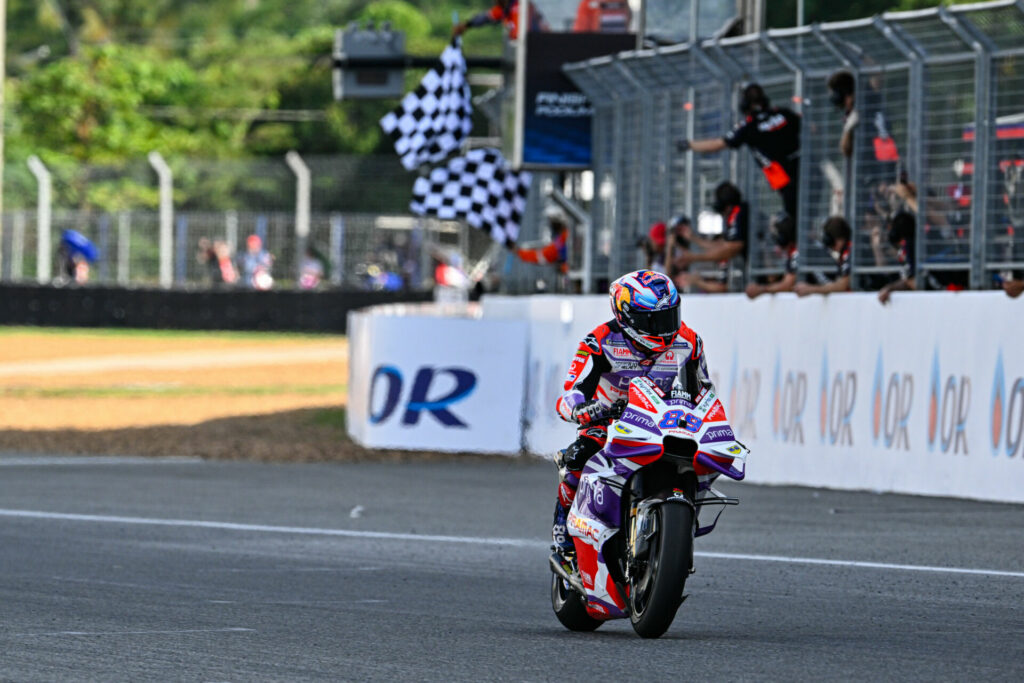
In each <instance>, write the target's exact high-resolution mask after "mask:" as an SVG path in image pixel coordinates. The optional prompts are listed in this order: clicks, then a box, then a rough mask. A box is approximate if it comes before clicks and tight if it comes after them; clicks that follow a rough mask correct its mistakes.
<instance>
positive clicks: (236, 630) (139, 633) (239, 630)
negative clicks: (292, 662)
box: [11, 628, 256, 638]
mask: <svg viewBox="0 0 1024 683" xmlns="http://www.w3.org/2000/svg"><path fill="white" fill-rule="evenodd" d="M255 632H256V629H254V628H185V629H178V630H173V631H50V632H49V633H12V634H11V635H12V636H16V637H19V638H26V637H41V636H149V635H177V634H179V633H255Z"/></svg>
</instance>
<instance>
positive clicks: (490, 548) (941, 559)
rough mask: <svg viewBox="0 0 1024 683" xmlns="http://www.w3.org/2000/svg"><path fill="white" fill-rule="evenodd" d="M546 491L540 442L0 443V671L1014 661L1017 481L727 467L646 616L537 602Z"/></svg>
mask: <svg viewBox="0 0 1024 683" xmlns="http://www.w3.org/2000/svg"><path fill="white" fill-rule="evenodd" d="M723 488H726V487H724V486H723ZM553 491H554V471H553V468H552V467H550V466H548V465H546V464H544V463H536V462H534V463H523V462H513V461H507V462H506V461H495V462H481V461H477V460H474V461H473V462H471V463H465V462H431V463H422V464H420V463H416V464H344V465H342V464H334V465H268V464H248V463H217V462H212V463H211V462H190V461H173V460H171V461H135V460H116V459H107V460H104V459H99V460H88V459H86V460H75V461H66V460H63V459H34V458H19V459H12V458H10V457H0V680H12V681H35V680H40V681H53V680H74V681H85V680H133V681H134V680H160V681H166V680H195V681H252V680H305V679H328V680H351V681H366V680H410V681H420V680H445V681H447V680H460V681H461V680H465V681H491V680H513V681H518V680H530V681H534V680H537V681H539V680H552V681H555V680H557V681H566V680H570V681H572V680H582V681H594V680H601V681H604V680H625V679H627V678H629V679H635V680H658V679H669V678H674V679H699V680H733V679H737V680H755V681H764V680H790V679H797V680H815V681H818V680H837V681H840V680H842V681H847V680H871V681H875V680H901V681H907V680H922V681H926V680H927V681H934V680H940V679H941V680H944V681H949V680H953V681H961V680H962V681H967V680H985V681H1021V680H1024V506H1013V505H998V504H989V503H978V502H969V501H949V500H942V499H936V498H921V497H909V496H894V495H876V494H871V493H848V492H845V493H844V492H833V491H816V490H811V489H803V488H770V487H757V486H750V485H741V484H734V485H731V486H729V487H728V491H729V493H731V494H733V495H737V496H739V497H740V498H741V499H742V504H741V505H740V507H738V508H732V509H729V510H727V511H726V512H725V514H724V515H723V518H722V521H721V523H720V525H719V528H718V529H717V530H716V531H715V532H714V533H713V534H711V535H710V536H708V537H706V538H702V539H700V540H699V541H698V546H697V550H698V552H699V553H701V555H700V556H699V557H698V558H697V573H696V574H695V575H694V576H693V577H691V579H690V580H689V582H688V584H687V590H688V592H689V593H690V598H689V599H688V600H687V602H686V603H685V604H684V605H683V607H682V609H681V610H680V612H679V615H678V616H677V618H676V621H675V623H674V624H673V626H672V628H671V629H670V630H669V632H668V633H667V634H666V635H665V637H663V638H662V639H660V640H656V641H645V640H641V639H640V638H638V637H637V636H636V635H635V634H634V633H633V631H632V629H631V628H630V626H629V623H628V622H623V621H619V622H612V623H609V624H606V625H604V626H603V627H602V628H601V629H600V630H599V631H597V632H595V633H592V634H573V633H569V632H567V631H565V630H564V629H563V628H562V626H561V625H560V624H559V623H558V622H557V621H556V620H555V617H554V615H553V614H552V612H551V607H550V602H549V576H550V574H549V572H548V569H547V565H546V561H547V555H548V551H547V550H546V542H545V538H546V536H547V534H548V530H549V524H550V513H551V508H552V505H553ZM168 520H171V521H168ZM196 522H204V523H206V524H205V525H201V524H196ZM281 527H290V528H289V529H282V528H281ZM323 530H327V531H323ZM353 531H354V532H365V535H362V536H360V535H352V534H350V532H353ZM389 534H391V535H389ZM424 536H443V537H445V538H440V539H438V538H433V539H431V538H424ZM477 539H505V540H499V541H497V542H491V543H481V542H479V541H478V540H477ZM767 556H770V557H767ZM807 558H810V559H820V560H836V561H854V562H865V563H876V564H869V565H851V564H821V563H810V562H807V561H805V560H806V559H807ZM922 567H924V568H929V567H930V568H959V569H971V570H983V573H954V572H947V571H933V570H922V569H921V568H922ZM1000 572H1003V573H1000Z"/></svg>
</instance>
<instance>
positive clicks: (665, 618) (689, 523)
mask: <svg viewBox="0 0 1024 683" xmlns="http://www.w3.org/2000/svg"><path fill="white" fill-rule="evenodd" d="M654 513H655V514H656V515H657V526H656V529H657V532H656V533H655V534H654V536H653V537H652V538H651V548H650V554H649V555H648V562H647V570H646V571H645V572H644V574H643V575H642V576H638V577H635V578H634V579H633V580H632V581H631V582H630V587H629V595H630V598H629V599H630V616H629V620H630V621H631V622H632V624H633V630H634V631H636V632H637V635H639V636H640V637H642V638H660V637H661V636H662V635H663V634H664V633H665V631H667V630H668V627H669V626H671V625H672V620H673V619H675V617H676V611H677V610H678V609H679V605H680V604H681V603H682V596H683V588H684V587H685V585H686V578H687V577H688V576H689V575H690V564H691V559H692V557H693V509H692V508H691V507H690V506H688V505H680V504H675V503H668V504H664V505H659V506H658V507H657V509H656V510H655V511H654ZM666 541H668V542H666Z"/></svg>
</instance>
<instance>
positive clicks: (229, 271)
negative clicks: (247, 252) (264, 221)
mask: <svg viewBox="0 0 1024 683" xmlns="http://www.w3.org/2000/svg"><path fill="white" fill-rule="evenodd" d="M196 261H198V262H199V263H200V264H201V265H203V266H205V268H206V280H207V282H208V283H209V284H211V285H214V286H217V285H223V284H228V285H231V284H234V283H235V282H236V281H237V280H238V271H236V270H235V264H234V263H232V262H231V249H230V247H228V245H227V243H226V242H224V241H223V240H213V241H212V242H211V241H210V239H209V238H207V237H200V238H199V244H198V248H197V250H196Z"/></svg>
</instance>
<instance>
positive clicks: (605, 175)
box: [565, 0, 1024, 289]
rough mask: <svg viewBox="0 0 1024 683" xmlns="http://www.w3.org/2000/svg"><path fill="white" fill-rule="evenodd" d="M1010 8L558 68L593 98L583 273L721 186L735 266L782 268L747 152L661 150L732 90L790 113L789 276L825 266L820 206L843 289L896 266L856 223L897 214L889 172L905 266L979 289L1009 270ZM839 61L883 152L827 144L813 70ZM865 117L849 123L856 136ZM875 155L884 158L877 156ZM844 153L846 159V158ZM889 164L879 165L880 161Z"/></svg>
mask: <svg viewBox="0 0 1024 683" xmlns="http://www.w3.org/2000/svg"><path fill="white" fill-rule="evenodd" d="M1022 37H1024V2H1021V1H1020V0H998V1H996V2H984V3H975V4H969V5H962V6H952V7H938V8H933V9H927V10H920V11H913V12H890V13H886V14H883V15H880V16H875V17H868V18H864V19H859V20H856V21H845V22H837V23H828V24H813V25H808V26H801V27H797V28H791V29H777V30H771V31H767V32H764V33H759V34H749V35H743V36H737V37H729V38H721V39H718V38H713V39H708V40H704V41H699V42H697V43H694V44H682V45H673V46H669V47H658V48H655V49H649V50H639V51H633V52H625V53H622V54H620V55H616V56H614V57H602V58H597V59H592V60H589V61H587V62H581V63H578V64H574V65H569V66H567V67H565V71H566V74H567V75H568V76H569V77H570V78H571V79H572V80H573V81H574V82H575V83H576V84H577V85H578V86H579V87H580V88H581V89H582V90H583V92H585V93H586V94H587V96H588V97H589V98H590V100H591V102H592V103H593V105H594V110H595V115H594V121H593V141H594V142H593V174H594V182H593V185H594V188H595V191H594V201H593V204H592V207H591V209H592V222H593V229H594V234H595V235H597V237H598V238H597V239H595V240H593V243H592V244H591V245H589V248H590V249H591V250H593V264H594V271H593V274H594V277H595V278H596V279H597V280H602V279H611V278H614V277H617V275H618V274H619V273H623V272H626V271H629V270H632V269H633V268H635V267H639V266H640V265H641V263H640V261H641V259H642V258H643V256H642V254H640V253H639V252H638V251H637V250H636V248H635V243H636V240H637V238H639V237H642V236H643V235H645V234H646V231H647V229H648V227H649V226H650V225H651V224H652V223H654V222H655V221H664V220H667V219H668V218H669V216H671V215H673V214H675V213H686V214H689V215H691V216H692V215H693V214H695V213H697V212H698V211H700V210H701V209H702V208H704V207H707V206H709V205H710V204H711V201H710V200H711V194H712V191H713V188H714V187H715V185H716V184H717V183H718V182H720V181H721V180H724V179H731V180H732V181H733V182H735V183H736V184H737V185H739V187H740V188H741V189H742V191H743V194H744V196H745V197H746V198H747V199H748V200H749V202H750V208H751V214H752V216H753V220H752V224H751V230H750V232H751V234H750V235H749V236H748V238H749V241H750V258H749V259H748V260H747V264H746V267H747V270H748V273H747V276H748V277H756V276H763V275H770V274H777V273H781V272H782V258H781V257H780V256H779V255H778V254H776V253H775V250H774V249H773V244H772V242H771V239H770V238H769V237H768V236H767V234H766V233H767V232H768V231H767V226H768V220H769V217H770V216H772V215H773V214H776V213H777V212H779V211H780V210H781V208H782V203H781V200H780V199H779V198H778V196H777V195H776V193H774V192H772V191H771V189H770V188H769V187H768V184H767V183H765V182H764V179H763V178H761V177H758V176H760V173H759V172H758V170H757V167H756V164H755V163H754V161H753V159H752V157H751V155H750V154H749V152H747V151H746V150H736V151H728V152H720V153H718V154H714V155H698V154H694V153H693V152H688V153H684V154H677V153H674V152H673V150H674V143H675V142H676V141H678V140H682V139H702V138H718V137H720V136H722V135H723V134H725V133H726V132H727V131H728V130H729V129H730V128H731V127H732V125H733V123H734V119H735V117H736V116H737V115H736V114H735V113H734V112H736V109H737V103H738V95H737V92H738V90H739V87H740V85H741V84H744V83H748V82H751V81H756V82H758V83H760V84H761V85H762V86H763V87H764V89H765V91H766V93H767V95H768V96H769V98H770V99H771V100H772V102H773V103H774V104H777V105H781V106H787V107H790V108H792V109H794V110H795V111H797V112H798V113H800V114H801V115H802V117H803V125H802V127H801V157H800V174H799V196H800V202H799V210H798V222H799V232H798V238H799V248H800V255H801V270H802V271H803V272H805V273H807V274H813V273H814V272H816V271H817V270H819V269H821V268H829V267H831V265H832V261H831V259H830V257H829V255H828V253H827V252H826V251H825V250H824V249H823V248H822V247H821V245H820V244H819V237H820V226H821V224H822V223H823V221H824V220H825V219H826V218H827V217H828V216H829V215H832V214H837V213H838V214H842V215H845V217H846V218H847V220H849V222H850V224H851V226H853V228H854V249H853V254H852V264H853V276H854V285H855V286H857V287H861V288H864V289H872V288H874V289H877V285H878V281H879V280H881V281H884V280H885V278H887V277H892V276H894V275H895V273H896V271H897V270H898V264H897V263H896V260H895V253H894V252H893V251H892V250H890V249H888V248H887V246H886V244H885V242H884V240H883V242H882V243H881V244H878V243H877V241H876V240H873V233H875V232H876V230H877V229H878V228H879V225H880V224H881V223H883V222H884V220H885V217H886V216H888V215H891V213H892V212H894V211H895V210H896V209H895V207H894V206H893V199H892V194H893V192H895V191H896V190H897V189H906V188H897V181H898V180H899V179H900V177H901V176H902V175H903V174H905V175H906V178H907V179H908V180H909V181H910V182H911V183H913V184H915V185H916V191H917V198H918V201H917V203H916V207H914V208H913V210H914V211H916V213H917V239H916V249H917V261H916V262H917V263H918V264H920V265H922V266H923V267H924V269H925V270H928V271H929V272H933V273H936V272H938V273H945V274H946V275H948V276H950V277H952V276H953V273H957V274H958V277H959V276H964V275H966V274H967V273H969V274H970V282H971V286H972V287H973V288H976V289H981V288H990V287H992V286H993V284H994V282H996V281H998V280H999V279H1001V278H1003V277H1004V275H1003V272H1004V271H1012V270H1020V269H1024V249H1022V243H1021V240H1020V232H1021V230H1022V228H1024V182H1022V177H1024V149H1022V139H1024V137H1022V134H1021V132H1022V130H1024V100H1022V97H1021V95H1022V93H1024V69H1022V68H1021V65H1022V61H1024V38H1022ZM839 70H846V71H848V72H849V73H851V74H852V75H854V76H855V78H856V81H857V89H856V108H857V110H858V111H860V112H862V115H863V116H865V117H866V116H868V115H869V114H870V115H871V118H872V120H873V121H874V120H878V119H877V117H876V114H878V113H884V117H885V118H884V120H885V121H886V123H887V125H886V126H885V127H886V128H888V131H887V132H888V133H889V136H888V137H887V139H890V140H892V141H893V142H894V144H895V149H889V150H888V151H887V152H886V153H885V154H881V153H880V152H878V151H877V150H876V149H874V147H873V145H874V144H875V143H876V141H875V140H873V139H871V138H872V137H875V136H874V135H872V136H869V135H865V134H864V133H863V132H862V133H859V134H858V135H857V136H855V139H854V146H855V148H854V151H853V155H852V158H851V159H849V160H847V159H845V158H844V156H843V155H842V154H841V153H840V150H839V138H840V133H841V130H842V127H843V119H842V116H841V114H840V113H839V112H838V111H837V109H836V107H835V106H834V105H833V104H832V103H831V102H830V101H829V90H828V88H827V86H826V80H827V78H828V77H829V75H830V74H832V73H834V72H836V71H839ZM868 129H869V128H868V126H864V127H863V130H868ZM881 158H884V159H885V160H886V161H885V162H880V161H879V160H878V159H881ZM848 162H849V165H847V164H848ZM890 162H891V163H890Z"/></svg>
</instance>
